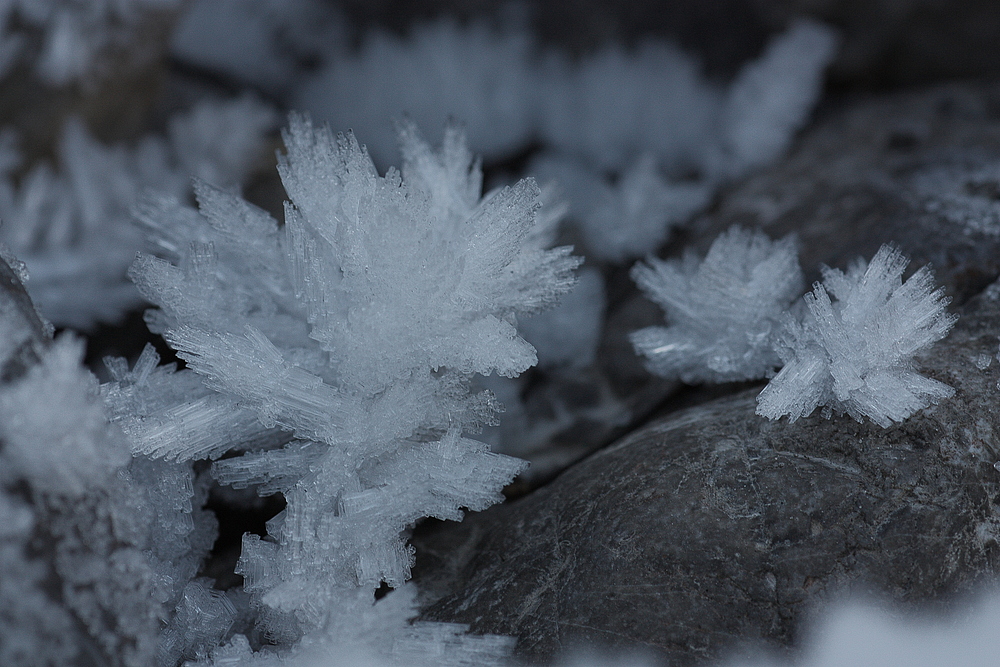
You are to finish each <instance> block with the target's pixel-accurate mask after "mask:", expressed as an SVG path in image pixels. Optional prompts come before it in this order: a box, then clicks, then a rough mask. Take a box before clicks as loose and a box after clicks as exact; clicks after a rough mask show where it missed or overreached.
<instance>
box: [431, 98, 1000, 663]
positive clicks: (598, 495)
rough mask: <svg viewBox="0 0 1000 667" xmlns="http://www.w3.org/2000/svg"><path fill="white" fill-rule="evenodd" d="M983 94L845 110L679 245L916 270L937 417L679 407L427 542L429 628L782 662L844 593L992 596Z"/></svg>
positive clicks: (996, 552) (731, 405) (995, 429)
mask: <svg viewBox="0 0 1000 667" xmlns="http://www.w3.org/2000/svg"><path fill="white" fill-rule="evenodd" d="M998 91H1000V89H998V88H996V87H991V86H978V87H974V86H949V87H946V88H937V89H934V90H931V91H924V92H920V93H907V94H902V95H895V96H891V97H885V98H881V99H875V100H870V101H864V102H860V103H856V104H851V105H845V106H844V107H843V108H842V109H840V110H838V111H835V112H831V113H830V114H828V116H827V117H826V118H825V119H824V120H823V121H821V122H820V123H819V124H818V125H817V127H816V128H815V129H814V130H812V131H810V132H809V133H808V135H807V136H805V137H803V139H802V141H801V142H800V144H799V146H798V147H797V148H796V149H795V151H794V152H793V154H792V155H791V156H790V157H789V158H788V159H787V160H786V161H784V162H783V163H782V164H780V165H777V166H776V167H774V168H772V169H770V170H768V171H765V172H763V173H760V174H758V175H757V176H754V177H752V178H750V179H748V180H747V181H746V182H744V183H742V184H740V185H738V186H735V187H734V188H732V189H731V190H730V192H728V193H727V194H725V195H724V196H723V198H722V199H721V201H720V202H719V203H718V205H717V206H716V208H715V210H714V211H713V212H712V213H710V214H709V215H706V216H705V217H703V218H702V219H701V220H700V221H698V223H697V224H696V225H695V227H694V229H693V231H692V232H691V233H690V235H689V238H688V239H687V240H688V241H690V242H692V243H693V244H695V245H696V246H697V245H701V246H703V247H707V245H708V244H709V243H711V240H712V239H713V238H714V237H715V235H717V233H718V232H720V231H722V230H724V229H726V228H728V227H729V226H730V225H731V224H734V223H740V224H744V225H746V226H762V227H763V228H764V229H765V231H767V232H768V233H769V234H771V235H772V236H780V235H783V234H785V233H789V232H792V231H794V232H796V233H798V234H799V236H800V238H801V240H802V260H803V266H804V267H805V268H806V270H807V272H808V271H814V270H815V269H816V267H817V265H818V264H819V263H820V262H825V263H829V264H831V265H835V266H843V265H844V264H846V262H847V261H849V260H850V259H852V258H853V257H855V256H857V255H864V256H866V257H870V256H871V255H872V254H873V253H874V252H875V250H877V248H878V246H879V245H880V244H881V243H883V242H887V241H895V242H897V243H898V244H899V245H900V246H901V247H902V248H903V250H904V251H905V252H906V253H908V254H910V255H911V257H913V259H914V261H913V264H912V265H911V269H915V268H916V267H917V266H920V265H921V264H923V263H926V262H928V261H929V262H932V263H933V265H934V268H935V269H936V274H937V276H938V279H939V282H941V283H942V284H944V285H945V287H946V289H947V290H948V292H949V294H951V295H952V296H953V297H954V298H955V303H954V304H953V310H955V312H958V313H959V314H960V316H961V317H960V319H959V321H958V324H957V325H956V327H955V329H954V330H953V331H952V332H951V334H950V335H949V336H948V337H947V338H946V339H945V340H943V341H941V342H939V343H938V344H936V345H935V346H934V347H933V348H931V349H930V350H929V351H928V352H927V353H926V354H924V355H923V356H922V357H921V358H919V359H918V363H917V366H918V368H919V369H920V370H921V371H922V372H923V373H925V374H926V375H928V376H930V377H933V378H936V379H938V380H941V381H942V382H945V383H947V384H949V385H951V386H952V387H954V388H955V390H956V394H955V396H954V397H953V398H951V399H948V400H945V401H943V402H942V403H941V404H939V405H937V406H934V407H931V408H928V409H926V410H924V411H921V412H919V413H917V414H916V415H914V416H913V417H911V418H910V419H909V420H907V421H906V422H904V423H903V424H899V425H896V426H893V427H891V428H888V429H882V428H880V427H879V426H877V425H873V424H869V423H865V424H859V423H857V422H855V421H853V420H852V419H851V418H849V417H846V416H844V417H835V418H833V419H830V420H827V419H823V418H822V417H820V416H818V415H814V416H812V417H809V418H806V419H802V420H799V421H798V422H796V423H794V424H789V423H787V421H780V422H769V421H767V420H765V419H763V418H760V417H758V416H757V415H756V414H755V413H754V409H755V406H756V404H755V395H756V393H757V391H758V390H759V388H757V387H755V388H752V389H748V390H747V389H744V388H745V386H743V387H741V388H740V389H744V390H742V391H740V392H739V393H735V394H731V395H727V396H722V397H721V398H719V397H712V400H707V401H705V398H706V396H707V395H706V394H705V393H699V392H698V391H697V390H692V391H691V392H690V394H691V396H692V398H691V399H690V401H689V405H690V404H693V405H692V407H687V408H685V409H682V410H675V411H672V412H669V413H667V414H663V413H664V412H665V410H664V411H661V414H662V416H661V417H660V418H659V419H657V420H655V421H653V422H651V423H649V424H647V425H646V426H644V427H642V428H640V429H638V430H636V431H634V432H633V433H632V434H630V435H629V436H627V437H625V438H624V439H622V440H620V441H619V442H617V443H616V444H614V445H612V446H610V447H608V448H606V449H604V450H602V451H599V452H598V453H596V454H594V455H592V456H590V457H589V458H587V459H585V460H584V461H582V462H580V463H577V464H576V465H574V466H572V467H571V468H569V469H568V470H566V471H565V472H564V473H563V474H561V475H560V476H559V477H557V478H556V479H555V480H553V481H552V482H550V483H549V484H547V485H546V486H544V487H542V488H540V489H537V490H535V491H534V492H532V493H530V494H528V495H526V496H525V497H523V498H521V499H520V500H518V501H516V502H514V503H511V504H509V505H506V506H501V507H498V508H494V509H492V510H489V511H487V512H484V513H481V514H478V515H470V516H469V517H467V518H466V520H465V521H464V522H463V523H461V524H444V523H441V524H434V525H430V524H428V525H425V526H423V527H421V528H420V529H419V530H418V531H417V534H416V535H415V538H414V542H415V544H416V546H417V554H418V562H417V568H416V570H415V578H416V580H417V582H418V584H419V585H420V586H421V587H422V589H423V590H425V591H426V592H427V596H428V602H427V606H426V607H425V609H424V612H423V617H424V618H427V619H434V620H443V621H457V622H462V623H468V624H470V625H471V627H472V629H473V630H474V631H477V632H489V633H500V634H511V635H514V636H516V637H517V638H518V640H519V641H518V648H517V651H518V652H519V654H520V655H521V657H523V658H524V659H527V660H529V661H545V660H549V659H551V658H552V657H554V656H556V655H557V654H558V653H560V652H561V651H562V650H563V649H565V648H566V647H567V646H571V645H574V644H575V643H577V642H579V641H584V642H589V643H596V644H604V645H611V646H616V647H620V646H639V647H644V648H646V649H648V650H651V651H653V652H654V653H655V654H657V655H659V656H661V657H663V658H665V659H667V660H668V661H669V664H671V665H687V664H695V663H698V662H701V661H704V660H707V659H711V658H718V657H720V656H724V655H727V654H728V653H729V652H731V651H734V650H739V649H740V647H745V646H748V645H750V644H754V645H759V644H761V643H762V644H764V645H766V646H768V647H770V648H772V649H777V650H779V651H786V650H794V646H795V640H796V637H797V633H798V632H799V631H800V629H801V627H802V624H803V622H804V621H805V620H806V619H807V618H808V617H809V615H810V614H811V613H812V612H813V610H815V609H816V608H817V606H822V605H823V603H824V602H826V601H829V600H830V599H831V598H832V597H835V596H836V595H838V594H840V593H842V592H844V591H845V590H857V589H861V590H865V591H876V592H878V593H880V594H883V595H887V596H889V597H890V598H891V599H893V600H895V601H897V602H899V603H902V604H920V605H927V604H931V605H943V606H947V605H948V604H950V602H951V601H952V600H953V599H954V598H955V596H956V595H957V594H959V593H962V592H965V591H970V590H973V589H976V588H977V587H979V586H981V585H983V584H984V583H986V582H987V581H989V580H992V579H993V578H994V576H995V575H996V574H997V569H998V566H1000V545H998V540H1000V512H998V508H997V505H998V504H1000V471H998V469H997V468H996V467H995V466H994V464H996V463H997V462H998V460H1000V437H998V434H1000V410H998V409H997V398H998V381H1000V363H998V359H997V352H998V333H1000V283H992V281H994V280H995V279H996V277H997V274H998V273H1000V265H998V259H997V258H998V257H1000V255H998V253H997V250H998V248H1000V195H995V194H994V189H991V188H993V185H994V184H996V187H995V190H996V192H1000V180H997V179H998V178H1000V170H996V171H994V165H1000V113H998V112H997V109H1000V104H997V103H995V102H994V100H1000V92H998ZM994 209H996V211H997V213H996V214H994V213H993V211H994ZM991 215H996V217H995V218H991V217H990V216H991ZM817 273H818V272H817ZM811 275H815V274H811ZM991 283H992V284H991ZM959 304H962V305H959ZM699 400H701V401H703V402H701V403H698V401H699Z"/></svg>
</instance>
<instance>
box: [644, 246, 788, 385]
mask: <svg viewBox="0 0 1000 667" xmlns="http://www.w3.org/2000/svg"><path fill="white" fill-rule="evenodd" d="M632 277H633V279H634V280H635V281H636V283H637V284H638V285H639V287H640V288H641V289H642V290H643V291H644V292H645V293H646V295H647V296H648V297H649V298H650V299H652V300H653V301H654V302H656V303H657V304H658V305H659V306H660V307H662V308H663V310H664V311H665V312H666V314H667V319H668V321H669V322H670V326H668V327H659V326H657V327H647V328H645V329H641V330H639V331H636V332H634V333H633V334H632V335H631V340H632V344H633V345H634V346H635V349H636V351H637V352H638V353H640V354H641V355H643V356H644V357H645V358H646V366H647V368H649V370H650V371H651V372H653V373H655V374H657V375H660V376H662V377H666V378H671V379H677V378H679V379H680V380H682V381H684V382H687V383H689V384H697V383H702V382H732V381H737V380H753V379H757V378H762V377H770V376H771V375H773V374H774V370H775V368H777V367H778V366H780V365H781V360H780V359H779V358H778V355H777V354H776V352H775V350H774V347H773V340H772V337H773V335H774V332H775V330H776V329H777V328H778V324H779V321H780V319H781V317H782V314H783V313H785V311H787V310H788V308H789V307H790V306H791V305H792V302H794V301H795V299H797V298H798V297H799V295H800V294H801V293H802V288H803V284H804V283H803V279H802V270H801V269H800V268H799V259H798V248H797V245H796V241H795V239H794V238H793V237H790V236H789V237H786V238H784V239H782V240H780V241H771V239H769V238H768V237H767V236H766V235H765V234H764V233H762V232H748V231H745V230H743V229H740V228H739V227H734V228H732V229H730V230H729V231H728V232H726V233H724V234H722V235H721V236H720V237H719V238H718V239H716V240H715V242H714V243H713V244H712V247H711V248H710V249H709V251H708V255H707V256H706V257H705V258H704V259H699V258H698V257H697V256H695V255H694V254H693V253H690V252H689V253H688V254H687V255H686V256H685V257H684V259H683V260H679V261H678V260H670V261H663V260H658V259H656V258H650V259H649V260H648V262H647V263H645V264H643V263H639V264H636V265H635V267H634V268H633V269H632Z"/></svg>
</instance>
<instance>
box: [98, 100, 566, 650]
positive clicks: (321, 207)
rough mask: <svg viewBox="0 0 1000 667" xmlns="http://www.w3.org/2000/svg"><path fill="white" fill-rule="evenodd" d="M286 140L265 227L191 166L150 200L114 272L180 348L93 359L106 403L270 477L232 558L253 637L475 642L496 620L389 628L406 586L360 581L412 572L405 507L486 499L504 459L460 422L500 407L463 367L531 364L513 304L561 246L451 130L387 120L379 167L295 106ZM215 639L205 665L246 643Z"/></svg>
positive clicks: (245, 478)
mask: <svg viewBox="0 0 1000 667" xmlns="http://www.w3.org/2000/svg"><path fill="white" fill-rule="evenodd" d="M284 139H285V145H286V148H287V154H286V155H284V156H282V157H281V159H280V163H279V172H280V175H281V179H282V182H283V183H284V186H285V189H286V191H287V192H288V195H289V201H288V202H287V203H286V206H285V221H284V225H279V224H278V222H277V221H275V220H274V219H273V218H271V216H270V215H268V214H267V213H265V212H264V211H262V210H260V209H257V208H256V207H254V206H252V205H250V204H248V203H247V202H245V201H244V200H242V199H241V198H240V197H238V196H236V195H234V194H231V193H229V192H227V191H225V190H221V189H218V188H215V187H213V186H210V185H208V184H206V183H204V182H198V183H197V185H196V193H197V198H198V203H199V210H198V211H195V210H193V209H189V208H186V207H184V206H182V205H179V204H177V203H176V202H175V201H171V200H170V199H160V200H158V201H157V202H155V203H154V204H151V205H149V206H147V208H146V210H145V212H144V218H145V220H146V224H147V226H149V227H151V228H153V229H154V230H155V234H156V235H157V239H156V241H157V246H158V249H159V254H160V255H161V257H162V258H160V257H155V256H152V255H142V256H140V257H139V258H138V259H137V260H136V263H135V264H134V265H133V267H132V270H131V275H132V277H133V279H134V280H135V282H136V285H137V286H138V287H139V289H140V291H141V292H142V293H143V295H144V296H146V297H147V298H148V299H149V300H150V301H152V302H153V303H155V304H157V305H158V306H159V310H156V311H151V312H150V313H149V315H148V317H147V321H148V323H149V324H150V326H151V328H152V329H154V330H155V331H158V332H161V333H163V335H164V336H165V338H166V339H167V341H168V342H169V343H170V344H171V345H172V346H173V347H174V348H175V349H176V350H177V351H178V354H179V355H180V356H181V357H182V358H183V359H184V360H185V361H186V362H187V368H186V369H185V370H181V371H176V370H174V369H173V368H171V367H162V366H157V362H156V359H155V355H154V354H153V353H152V352H151V351H150V352H147V353H146V354H144V356H143V357H142V358H141V359H140V360H139V362H138V363H137V365H136V366H135V367H134V368H132V369H131V370H129V369H128V368H127V366H125V365H123V362H113V364H112V369H111V370H112V372H113V375H114V377H115V382H114V383H113V384H111V385H108V386H107V388H106V390H105V394H106V396H107V399H108V401H109V405H110V409H111V410H112V413H113V415H114V417H115V420H116V422H117V423H119V424H120V425H121V427H122V429H123V430H124V431H125V433H126V434H127V435H128V437H129V440H130V442H131V444H132V450H133V453H134V454H136V455H139V456H147V457H152V458H153V459H155V460H158V461H159V460H163V461H170V462H174V461H176V462H187V461H192V460H195V459H205V458H208V459H217V460H216V461H215V463H214V464H212V466H211V475H212V477H213V478H214V479H215V480H216V481H217V482H219V483H221V484H223V485H227V486H232V487H235V488H237V489H241V488H252V489H255V490H256V491H257V493H258V494H260V495H262V496H266V495H272V494H275V493H281V494H282V495H283V496H284V498H285V500H286V502H287V506H286V508H285V509H284V510H283V511H282V512H281V513H280V514H278V515H277V516H276V517H274V518H273V519H272V520H271V521H270V522H269V523H268V537H267V538H265V539H262V538H260V537H258V536H257V535H253V534H247V535H246V536H245V537H244V540H243V551H242V555H241V557H240V561H239V564H238V566H237V572H238V573H239V574H241V575H242V576H243V577H244V590H245V591H246V593H248V594H249V595H250V607H251V609H252V611H251V612H249V613H251V614H252V616H253V618H254V619H255V625H256V631H257V632H258V633H260V634H261V635H262V636H266V637H267V638H268V640H269V641H270V642H272V643H276V644H278V645H279V646H285V647H288V646H290V645H291V644H293V643H294V642H295V641H296V640H298V639H299V638H300V637H303V636H307V637H309V638H310V639H309V641H308V642H306V643H304V644H302V645H300V647H299V648H298V649H296V650H297V651H298V650H309V651H311V650H319V651H321V652H322V651H334V650H335V649H334V647H335V646H341V647H348V648H349V647H350V646H353V645H355V644H356V645H357V646H358V647H367V648H365V650H371V642H370V641H369V640H370V639H371V638H372V637H376V636H377V637H378V641H377V642H375V644H376V648H378V649H379V650H380V651H383V652H388V653H386V655H392V656H395V658H394V659H397V660H402V659H403V658H406V660H410V662H409V663H407V664H421V661H422V660H425V659H429V658H431V657H432V656H430V655H429V654H428V655H423V653H422V652H426V651H428V650H439V647H438V646H437V642H439V641H445V639H444V638H445V637H446V636H451V637H452V638H451V639H447V640H446V641H447V642H452V643H456V644H462V646H463V647H465V648H463V649H462V650H463V651H473V652H475V651H481V652H482V653H483V655H482V660H484V661H488V660H489V659H492V658H491V657H490V655H491V654H492V652H494V651H499V652H500V653H503V652H505V651H506V650H507V649H508V648H509V642H508V640H505V639H503V640H502V639H500V638H490V637H485V638H481V639H475V638H468V639H461V640H460V639H458V638H457V637H458V636H459V634H460V632H461V629H460V628H456V627H454V626H443V625H435V624H424V625H419V624H418V625H415V626H410V625H408V624H406V623H405V622H404V621H405V619H406V618H408V617H409V616H410V615H412V603H406V604H404V605H403V607H401V608H399V609H396V608H395V607H393V605H397V606H398V605H400V604H403V602H401V600H404V598H405V595H401V596H392V599H393V600H395V601H396V602H392V603H389V604H383V603H380V604H378V605H375V607H374V608H372V602H373V592H374V590H375V589H376V588H377V587H378V586H379V585H380V583H382V582H385V583H387V584H389V585H390V586H392V587H395V588H398V587H401V586H402V585H403V583H404V582H405V581H406V580H407V578H408V577H409V571H410V567H411V565H412V562H413V550H412V548H411V547H409V546H407V544H406V539H405V537H406V530H407V528H408V527H409V526H411V525H412V524H413V523H414V522H415V521H416V520H417V519H420V518H422V517H425V516H433V517H437V518H441V519H460V518H461V517H462V514H463V508H464V509H471V510H480V509H484V508H486V507H488V506H489V505H491V504H493V503H495V502H497V501H498V500H500V499H501V496H500V489H501V488H502V487H503V486H504V485H506V484H507V483H508V482H509V481H510V480H511V479H512V478H513V476H514V475H516V474H517V473H518V472H520V471H521V470H523V467H524V463H523V462H521V461H518V460H516V459H512V458H508V457H505V456H501V455H498V454H494V453H491V452H490V451H489V449H488V447H487V446H486V445H484V444H482V443H479V442H477V441H475V440H471V439H469V438H467V437H466V436H465V433H466V432H468V431H469V430H470V429H474V428H476V426H477V425H478V424H481V423H484V422H488V421H490V420H492V418H493V413H494V411H495V410H496V407H497V406H496V403H495V400H494V399H493V398H492V397H491V396H490V395H489V394H488V393H480V394H473V393H471V392H470V391H469V382H470V380H471V379H472V377H473V375H475V374H483V375H487V374H490V373H497V374H500V375H504V376H508V377H510V376H515V375H517V374H518V373H520V372H522V371H524V370H525V369H527V368H528V367H529V366H531V365H533V364H534V363H535V361H536V359H535V351H534V349H533V348H532V347H531V345H529V344H528V343H527V342H526V341H525V340H524V339H523V338H521V337H520V336H519V335H518V333H517V330H516V329H515V327H514V322H515V321H516V317H517V316H519V315H527V314H531V313H534V312H536V311H539V310H541V309H543V308H546V307H548V306H551V305H553V304H554V303H555V302H556V300H557V299H558V298H559V296H560V295H561V294H563V293H565V292H567V291H568V290H569V289H570V288H571V287H572V286H573V283H574V277H573V269H574V268H576V266H577V265H578V264H579V260H578V259H577V258H574V257H572V256H570V255H569V248H565V247H563V248H556V249H554V250H544V249H542V248H541V247H539V245H540V240H539V239H538V238H537V235H533V233H532V232H533V226H534V225H535V222H536V216H537V213H538V206H539V190H538V188H537V187H536V186H535V184H534V182H533V181H531V180H530V179H529V180H524V181H521V182H519V183H517V184H515V185H513V186H510V187H505V188H502V189H500V190H497V191H494V192H491V193H488V194H487V195H486V196H485V197H481V188H482V176H481V171H480V168H479V165H478V163H477V162H476V161H474V160H473V158H472V155H471V153H470V152H469V151H468V149H467V148H466V146H465V141H464V137H463V135H462V134H461V132H460V131H458V130H457V129H455V128H448V129H447V130H446V132H445V138H444V143H443V145H442V147H441V148H440V149H439V150H432V149H431V148H430V147H429V146H428V145H427V144H426V143H425V142H424V141H423V140H422V139H420V138H419V137H418V136H417V134H416V131H415V129H414V128H413V126H411V125H405V126H403V128H402V129H401V143H402V149H403V156H404V161H403V168H402V172H401V173H400V172H397V171H395V170H389V171H388V172H387V173H386V175H385V176H380V175H379V174H378V173H377V172H376V170H375V167H374V166H373V164H372V162H371V160H370V158H369V157H368V155H367V153H366V152H365V150H364V149H363V148H361V147H359V145H358V143H357V142H356V141H355V139H354V138H353V136H352V135H349V136H346V137H345V136H342V135H341V136H339V137H334V136H333V135H332V134H331V133H330V131H329V130H325V129H315V128H313V127H312V125H311V124H310V123H309V122H308V121H307V120H304V119H302V118H300V117H297V116H292V119H291V124H290V127H289V128H288V130H287V131H286V132H285V134H284ZM193 595H195V597H194V598H192V599H195V600H197V599H200V598H198V597H197V596H198V595H201V597H202V598H204V594H203V593H199V592H197V591H195V593H193ZM185 599H187V598H185ZM206 599H207V598H206ZM182 604H186V603H182ZM198 604H199V605H200V604H201V603H198ZM181 613H182V610H181V607H178V611H177V614H178V615H179V614H181ZM185 613H187V612H185ZM442 633H443V634H442ZM456 633H458V634H456ZM394 637H395V638H394ZM393 638H394V639H393ZM233 641H234V642H235V643H233V644H230V645H227V646H226V647H223V648H221V649H219V653H218V654H217V655H216V657H215V660H216V661H217V664H225V663H224V662H223V657H222V656H223V655H224V654H225V655H228V654H227V653H226V652H227V651H228V652H231V653H233V655H241V653H240V652H241V651H243V652H244V653H246V655H247V656H248V655H249V653H247V652H248V651H249V645H247V644H245V643H243V644H241V643H240V642H242V641H243V640H242V639H234V640H233ZM176 643H177V645H178V646H186V645H187V644H188V643H190V640H189V639H186V638H183V637H182V638H180V639H177V642H176ZM241 647H242V648H241ZM308 647H311V648H308ZM323 647H326V648H323ZM344 650H348V649H347V648H345V649H344ZM359 650H360V649H359ZM411 654H412V655H411ZM459 654H460V655H465V654H464V653H461V652H460V653H459ZM411 658H412V660H411ZM227 659H228V658H227ZM260 659H261V660H262V661H263V662H262V663H261V664H268V663H267V662H266V661H264V658H263V657H261V658H260ZM406 660H403V662H406Z"/></svg>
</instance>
